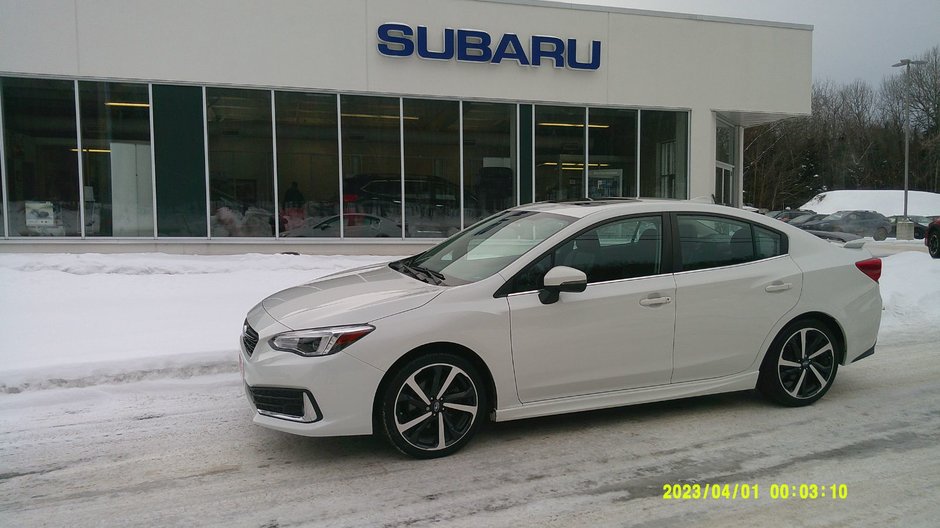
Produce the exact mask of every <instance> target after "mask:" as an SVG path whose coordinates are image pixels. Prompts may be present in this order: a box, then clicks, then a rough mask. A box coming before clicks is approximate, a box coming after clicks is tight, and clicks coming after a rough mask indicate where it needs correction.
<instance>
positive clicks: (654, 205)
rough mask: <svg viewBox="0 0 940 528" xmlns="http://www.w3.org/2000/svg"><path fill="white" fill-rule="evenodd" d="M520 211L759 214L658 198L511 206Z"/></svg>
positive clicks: (582, 215) (579, 215) (581, 214)
mask: <svg viewBox="0 0 940 528" xmlns="http://www.w3.org/2000/svg"><path fill="white" fill-rule="evenodd" d="M513 209H514V210H519V211H538V212H546V213H555V214H561V215H565V216H571V217H574V218H585V217H587V216H591V215H593V214H598V213H601V212H603V213H614V214H633V213H647V212H658V211H694V212H706V213H707V212H712V213H725V214H732V215H736V216H745V217H749V218H750V217H752V215H756V216H763V215H758V214H757V213H751V212H749V211H745V210H743V209H738V208H735V207H729V206H726V205H715V204H712V203H706V202H700V201H697V200H667V199H657V198H598V199H589V198H585V199H578V200H572V201H565V202H554V201H552V202H536V203H531V204H524V205H520V206H518V207H514V208H513Z"/></svg>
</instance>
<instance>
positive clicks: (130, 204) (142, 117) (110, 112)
mask: <svg viewBox="0 0 940 528" xmlns="http://www.w3.org/2000/svg"><path fill="white" fill-rule="evenodd" d="M78 99H79V109H80V119H81V128H82V168H83V172H82V178H83V181H84V186H85V188H84V201H85V235H87V236H119V237H121V236H129V237H143V236H146V237H152V236H153V182H152V179H151V173H152V172H151V163H150V96H149V94H148V90H147V85H146V84H126V83H101V82H85V81H82V82H79V83H78Z"/></svg>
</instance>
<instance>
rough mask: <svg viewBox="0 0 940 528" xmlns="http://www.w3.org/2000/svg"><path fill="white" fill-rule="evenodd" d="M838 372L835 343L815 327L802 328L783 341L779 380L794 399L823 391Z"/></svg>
mask: <svg viewBox="0 0 940 528" xmlns="http://www.w3.org/2000/svg"><path fill="white" fill-rule="evenodd" d="M835 370H836V353H835V349H834V347H833V345H832V341H831V340H830V339H829V337H828V336H827V335H826V334H825V333H823V332H822V331H820V330H818V329H816V328H811V327H810V328H801V329H800V330H798V331H797V332H795V333H793V334H792V335H791V336H790V337H789V338H788V339H787V340H786V342H784V344H783V347H782V348H781V349H780V354H779V356H778V359H777V378H778V380H779V381H780V385H781V387H782V388H783V390H784V391H786V393H787V394H789V395H790V397H792V398H797V399H810V398H813V397H815V396H816V395H817V394H820V392H822V391H824V390H825V389H826V388H827V387H828V386H829V383H830V382H831V381H832V378H833V376H834V374H835Z"/></svg>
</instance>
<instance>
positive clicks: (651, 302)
mask: <svg viewBox="0 0 940 528" xmlns="http://www.w3.org/2000/svg"><path fill="white" fill-rule="evenodd" d="M671 302H672V297H653V298H651V299H640V306H659V305H661V304H669V303H671Z"/></svg>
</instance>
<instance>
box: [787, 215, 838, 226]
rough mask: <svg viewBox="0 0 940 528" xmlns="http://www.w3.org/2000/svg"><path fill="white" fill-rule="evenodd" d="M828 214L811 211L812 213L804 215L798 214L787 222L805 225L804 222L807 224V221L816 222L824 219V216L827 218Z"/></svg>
mask: <svg viewBox="0 0 940 528" xmlns="http://www.w3.org/2000/svg"><path fill="white" fill-rule="evenodd" d="M827 216H829V215H827V214H821V213H810V214H805V215H803V216H798V217H796V218H794V219H793V220H790V221H789V222H787V223H788V224H790V225H791V226H796V227H803V224H805V223H806V222H815V221H817V220H822V219H823V218H826V217H827Z"/></svg>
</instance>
